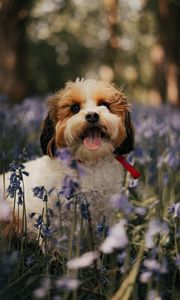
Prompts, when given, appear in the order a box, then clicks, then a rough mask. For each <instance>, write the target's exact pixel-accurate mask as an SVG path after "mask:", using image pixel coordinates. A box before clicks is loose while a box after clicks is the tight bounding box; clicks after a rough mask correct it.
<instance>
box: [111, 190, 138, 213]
mask: <svg viewBox="0 0 180 300" xmlns="http://www.w3.org/2000/svg"><path fill="white" fill-rule="evenodd" d="M111 204H112V206H113V207H114V208H115V209H118V210H120V211H122V212H123V213H124V214H125V215H126V216H129V215H130V214H131V213H132V212H133V209H134V207H133V205H132V204H131V203H130V202H129V200H128V196H127V195H126V194H125V193H122V194H121V195H120V194H115V195H113V196H112V197H111Z"/></svg>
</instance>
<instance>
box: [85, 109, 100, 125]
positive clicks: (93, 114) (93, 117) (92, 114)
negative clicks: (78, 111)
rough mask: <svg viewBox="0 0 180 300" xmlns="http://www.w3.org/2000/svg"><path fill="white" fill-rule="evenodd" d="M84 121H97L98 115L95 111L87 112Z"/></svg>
mask: <svg viewBox="0 0 180 300" xmlns="http://www.w3.org/2000/svg"><path fill="white" fill-rule="evenodd" d="M86 121H88V122H89V123H92V124H94V123H97V122H98V121H99V115H98V114H97V113H96V112H89V113H87V115H86Z"/></svg>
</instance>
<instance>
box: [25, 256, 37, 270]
mask: <svg viewBox="0 0 180 300" xmlns="http://www.w3.org/2000/svg"><path fill="white" fill-rule="evenodd" d="M35 260H36V259H35V256H34V255H31V256H28V258H27V260H26V266H27V267H31V266H33V264H34V263H35Z"/></svg>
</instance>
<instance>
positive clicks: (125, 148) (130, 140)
mask: <svg viewBox="0 0 180 300" xmlns="http://www.w3.org/2000/svg"><path fill="white" fill-rule="evenodd" d="M125 128H126V138H125V140H124V141H123V142H122V144H121V145H120V146H119V147H117V148H116V149H115V154H127V153H129V152H131V151H132V150H134V127H133V124H132V122H131V116H130V112H129V111H126V115H125Z"/></svg>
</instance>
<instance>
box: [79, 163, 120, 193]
mask: <svg viewBox="0 0 180 300" xmlns="http://www.w3.org/2000/svg"><path fill="white" fill-rule="evenodd" d="M123 180H124V170H123V168H122V166H121V165H120V164H119V163H118V162H117V161H116V160H115V159H114V158H113V159H110V158H109V159H103V160H99V161H98V162H96V163H93V164H89V165H88V164H87V165H85V168H84V176H81V178H80V185H81V189H82V191H84V192H86V191H96V192H99V193H103V192H106V193H108V194H111V193H117V192H120V191H121V188H122V185H123Z"/></svg>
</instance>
